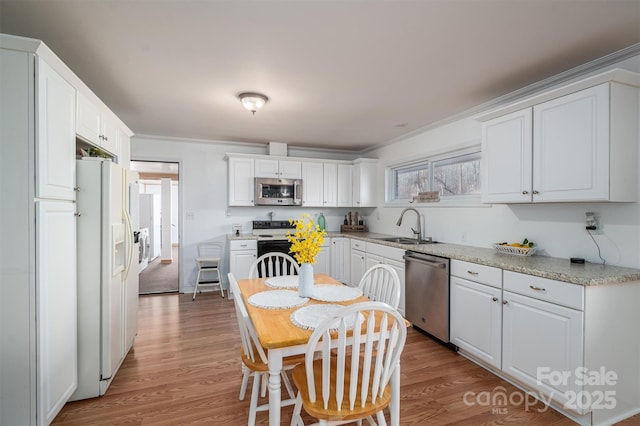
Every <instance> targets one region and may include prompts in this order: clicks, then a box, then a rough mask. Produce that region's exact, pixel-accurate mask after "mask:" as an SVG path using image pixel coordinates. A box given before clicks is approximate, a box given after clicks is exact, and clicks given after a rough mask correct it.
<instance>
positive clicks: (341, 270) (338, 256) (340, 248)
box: [331, 237, 349, 283]
mask: <svg viewBox="0 0 640 426" xmlns="http://www.w3.org/2000/svg"><path fill="white" fill-rule="evenodd" d="M347 242H348V240H347V239H346V238H339V237H338V238H331V277H332V278H335V279H336V280H338V281H340V282H342V283H348V282H349V274H348V273H346V271H345V264H348V263H349V262H346V261H345V258H346V247H347V245H346V243H347Z"/></svg>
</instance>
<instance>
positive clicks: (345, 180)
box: [337, 164, 353, 207]
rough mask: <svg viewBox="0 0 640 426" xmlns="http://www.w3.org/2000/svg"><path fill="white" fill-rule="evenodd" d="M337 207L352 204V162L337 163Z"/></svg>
mask: <svg viewBox="0 0 640 426" xmlns="http://www.w3.org/2000/svg"><path fill="white" fill-rule="evenodd" d="M337 184H338V207H351V206H353V164H338V182H337Z"/></svg>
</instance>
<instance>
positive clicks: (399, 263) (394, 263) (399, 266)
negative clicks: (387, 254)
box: [384, 259, 405, 316]
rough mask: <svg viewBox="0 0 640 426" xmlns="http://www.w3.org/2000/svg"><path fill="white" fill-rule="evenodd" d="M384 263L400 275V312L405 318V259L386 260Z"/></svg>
mask: <svg viewBox="0 0 640 426" xmlns="http://www.w3.org/2000/svg"><path fill="white" fill-rule="evenodd" d="M384 263H386V264H387V265H389V266H391V267H392V268H393V269H395V271H396V273H397V274H398V278H400V303H398V312H400V313H401V314H402V315H403V316H404V307H405V281H404V259H403V260H396V259H385V260H384Z"/></svg>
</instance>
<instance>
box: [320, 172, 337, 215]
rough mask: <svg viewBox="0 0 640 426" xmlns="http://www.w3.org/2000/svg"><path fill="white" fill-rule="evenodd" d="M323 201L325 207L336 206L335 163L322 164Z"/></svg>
mask: <svg viewBox="0 0 640 426" xmlns="http://www.w3.org/2000/svg"><path fill="white" fill-rule="evenodd" d="M323 175H324V179H323V181H324V188H323V193H324V196H323V198H324V201H323V205H324V206H325V207H336V206H337V205H338V165H337V164H336V163H324V165H323Z"/></svg>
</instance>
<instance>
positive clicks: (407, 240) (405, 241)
mask: <svg viewBox="0 0 640 426" xmlns="http://www.w3.org/2000/svg"><path fill="white" fill-rule="evenodd" d="M374 239H375V240H378V241H387V242H390V243H398V244H410V245H417V244H433V243H435V241H433V240H431V239H428V240H420V242H418V241H417V240H416V239H415V238H407V237H384V238H374Z"/></svg>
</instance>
